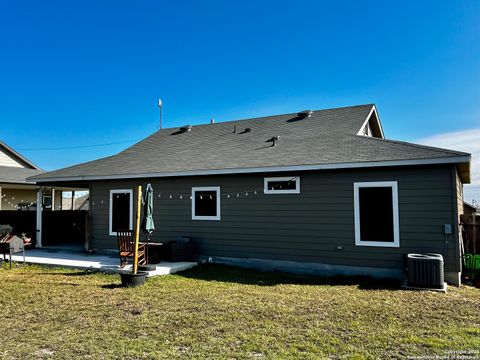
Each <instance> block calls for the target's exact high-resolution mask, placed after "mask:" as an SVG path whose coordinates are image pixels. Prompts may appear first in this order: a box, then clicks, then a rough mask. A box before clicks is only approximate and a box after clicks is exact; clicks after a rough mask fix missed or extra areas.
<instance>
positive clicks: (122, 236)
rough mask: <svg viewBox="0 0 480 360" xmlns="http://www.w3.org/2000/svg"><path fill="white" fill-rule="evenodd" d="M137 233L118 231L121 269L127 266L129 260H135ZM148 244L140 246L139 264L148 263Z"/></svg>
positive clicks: (140, 244)
mask: <svg viewBox="0 0 480 360" xmlns="http://www.w3.org/2000/svg"><path fill="white" fill-rule="evenodd" d="M134 236H135V232H134V231H133V230H119V231H117V241H118V250H119V255H120V267H121V268H123V267H124V266H125V265H127V260H128V258H132V259H133V254H134V250H135V249H134V248H135V238H134ZM146 250H147V244H145V243H139V244H138V264H139V265H145V264H146V263H147V252H146Z"/></svg>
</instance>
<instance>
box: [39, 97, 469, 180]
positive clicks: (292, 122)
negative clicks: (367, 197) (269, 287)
mask: <svg viewBox="0 0 480 360" xmlns="http://www.w3.org/2000/svg"><path fill="white" fill-rule="evenodd" d="M372 114H373V115H375V119H374V120H375V121H376V122H375V123H372V127H373V128H376V129H377V135H378V136H382V137H383V131H382V130H381V125H380V122H379V120H378V116H377V115H376V110H375V106H374V105H360V106H352V107H344V108H336V109H328V110H317V111H314V112H313V114H312V116H311V117H308V118H304V119H299V118H298V117H297V116H296V115H297V114H296V113H293V114H285V115H275V116H267V117H261V118H254V119H248V120H239V121H228V122H221V123H215V124H206V125H198V126H193V127H192V130H191V131H189V132H181V131H179V129H178V128H173V129H163V130H159V131H157V132H155V133H154V134H152V135H151V136H149V137H147V138H146V139H144V140H142V141H140V142H139V143H137V144H135V145H133V146H131V147H130V148H128V149H126V150H124V151H122V152H120V153H119V154H117V155H114V156H110V157H106V158H103V159H99V160H95V161H91V162H87V163H83V164H79V165H75V166H71V167H68V168H64V169H60V170H57V171H52V172H49V173H45V174H42V175H39V176H35V177H34V178H33V179H35V180H36V181H38V182H49V181H81V180H94V179H120V178H140V177H163V176H183V175H207V174H227V173H231V174H232V173H248V172H268V171H287V170H291V171H295V170H313V169H333V168H351V167H371V166H391V165H416V164H431V163H463V164H464V165H465V166H466V167H468V170H464V176H463V180H464V181H469V179H468V178H469V165H468V164H469V161H470V155H469V154H466V153H462V152H458V151H451V150H445V149H438V148H433V147H427V146H422V145H416V144H410V143H406V142H399V141H391V140H385V139H383V138H376V137H367V136H362V135H357V133H358V132H359V131H360V129H361V128H362V126H364V125H365V123H366V122H367V120H368V119H369V117H371V116H372ZM374 120H372V121H374ZM368 121H370V120H368ZM234 126H236V129H237V131H236V133H234ZM247 128H249V129H250V131H249V132H246V131H245V129H247ZM378 129H379V130H378ZM274 136H280V139H279V140H278V143H277V146H272V142H271V141H269V140H270V139H271V138H272V137H274ZM467 173H468V176H467V175H465V174H467Z"/></svg>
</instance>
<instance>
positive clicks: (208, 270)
mask: <svg viewBox="0 0 480 360" xmlns="http://www.w3.org/2000/svg"><path fill="white" fill-rule="evenodd" d="M177 275H178V276H182V277H185V278H189V279H197V280H203V281H216V282H230V283H238V284H244V285H257V286H276V285H327V286H347V285H356V286H358V288H359V289H364V290H387V289H388V290H399V289H400V285H401V281H399V280H395V279H374V278H372V277H368V276H342V275H337V276H329V277H327V276H325V277H319V276H308V275H295V274H289V273H283V272H268V271H260V270H254V269H245V268H241V267H235V266H229V265H219V264H214V265H210V264H203V265H199V266H198V267H196V268H193V269H190V270H186V271H182V272H181V273H178V274H177Z"/></svg>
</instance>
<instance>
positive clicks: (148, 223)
mask: <svg viewBox="0 0 480 360" xmlns="http://www.w3.org/2000/svg"><path fill="white" fill-rule="evenodd" d="M141 228H142V230H143V232H144V233H145V234H147V236H148V237H150V235H152V233H153V231H154V230H155V224H154V223H153V188H152V185H150V184H147V188H146V189H145V197H144V202H143V219H142V226H141Z"/></svg>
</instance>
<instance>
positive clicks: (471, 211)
mask: <svg viewBox="0 0 480 360" xmlns="http://www.w3.org/2000/svg"><path fill="white" fill-rule="evenodd" d="M478 212H479V210H478V208H477V207H476V206H473V205H472V204H469V203H467V202H464V203H463V213H464V214H465V215H475V214H476V213H478Z"/></svg>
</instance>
